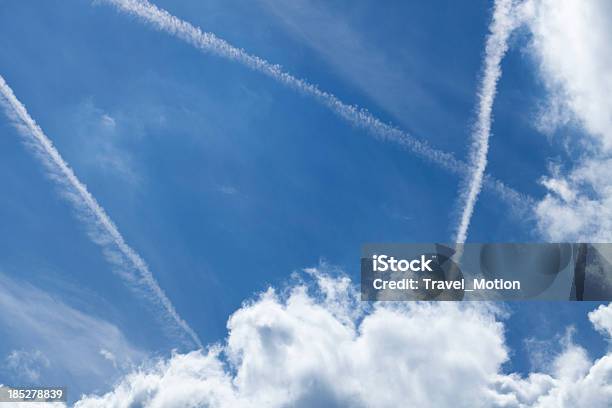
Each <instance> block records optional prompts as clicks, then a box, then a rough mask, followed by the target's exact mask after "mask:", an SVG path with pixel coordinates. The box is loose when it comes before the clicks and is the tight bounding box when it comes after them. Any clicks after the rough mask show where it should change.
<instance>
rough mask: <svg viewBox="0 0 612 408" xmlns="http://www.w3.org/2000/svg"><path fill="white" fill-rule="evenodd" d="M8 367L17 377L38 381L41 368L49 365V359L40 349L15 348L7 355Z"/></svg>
mask: <svg viewBox="0 0 612 408" xmlns="http://www.w3.org/2000/svg"><path fill="white" fill-rule="evenodd" d="M5 363H6V368H8V369H10V370H11V371H13V373H14V375H15V376H16V377H17V378H21V379H25V380H26V381H29V382H32V381H38V379H39V378H40V369H41V368H47V367H49V365H50V363H49V359H48V358H47V357H46V356H45V355H44V354H43V353H42V352H41V351H40V350H31V351H26V350H13V351H11V352H10V353H9V354H8V356H6V361H5Z"/></svg>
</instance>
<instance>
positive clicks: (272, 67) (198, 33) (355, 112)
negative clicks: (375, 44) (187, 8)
mask: <svg viewBox="0 0 612 408" xmlns="http://www.w3.org/2000/svg"><path fill="white" fill-rule="evenodd" d="M101 1H102V2H105V3H109V4H112V5H114V6H115V7H117V9H118V10H120V11H123V12H125V13H128V14H130V15H133V16H136V17H138V18H140V19H142V20H143V21H145V22H147V23H149V24H151V25H152V26H153V27H155V28H156V29H158V30H160V31H165V32H167V33H169V34H171V35H173V36H175V37H177V38H179V39H181V40H183V41H185V42H187V43H189V44H191V45H193V46H194V47H196V48H198V49H200V50H202V51H205V52H209V53H211V54H214V55H216V56H219V57H222V58H226V59H229V60H232V61H236V62H238V63H240V64H243V65H244V66H246V67H248V68H250V69H252V70H255V71H258V72H261V73H263V74H265V75H267V76H269V77H271V78H273V79H274V80H276V81H278V82H280V83H282V84H284V85H286V86H288V87H289V88H292V89H295V90H297V91H299V92H301V93H303V94H306V95H309V96H311V97H313V98H314V99H315V100H317V101H318V102H319V103H321V104H322V105H324V106H326V107H328V108H329V109H330V110H331V111H332V112H334V113H335V114H337V115H338V116H339V117H341V118H343V119H345V120H347V121H348V122H349V123H351V124H352V125H354V126H356V127H358V128H362V129H365V130H366V131H368V132H369V133H370V134H372V135H373V136H374V137H376V138H378V139H380V140H384V141H392V142H394V143H397V144H399V145H400V146H402V147H403V148H405V149H407V150H408V151H410V152H412V153H414V154H416V155H417V156H419V157H421V158H423V159H424V160H426V161H429V162H431V163H434V164H436V165H438V166H440V167H441V168H443V169H445V170H447V171H449V172H451V173H453V174H457V175H460V176H463V175H465V174H466V173H467V172H468V166H467V165H466V164H465V163H464V162H462V161H460V160H458V159H456V158H455V156H454V155H453V154H451V153H447V152H443V151H440V150H437V149H435V148H433V147H431V146H430V145H429V144H428V143H427V142H425V141H422V140H419V139H416V138H415V137H413V136H412V135H410V134H408V133H407V132H404V131H402V130H400V129H398V128H396V127H394V126H392V125H389V124H387V123H384V122H382V121H381V120H380V119H378V118H376V117H375V116H373V115H372V114H371V113H369V112H368V111H367V110H365V109H362V108H359V107H357V106H355V105H348V104H346V103H344V102H342V101H341V100H340V99H338V97H336V96H335V95H333V94H331V93H329V92H326V91H323V90H320V89H319V88H318V87H317V86H316V85H314V84H311V83H309V82H307V81H306V80H303V79H300V78H297V77H295V76H293V75H291V74H289V73H287V72H285V71H283V69H282V67H281V66H280V65H276V64H272V63H270V62H268V61H266V60H265V59H263V58H260V57H258V56H255V55H251V54H248V53H247V52H246V51H244V50H242V49H240V48H237V47H235V46H233V45H231V44H230V43H228V42H227V41H225V40H223V39H221V38H219V37H217V36H216V35H215V34H213V33H210V32H204V31H202V30H201V29H200V28H198V27H195V26H193V25H192V24H190V23H188V22H186V21H184V20H181V19H179V18H178V17H176V16H173V15H172V14H170V13H169V12H168V11H166V10H164V9H161V8H159V7H157V6H155V5H153V4H151V3H150V2H148V1H146V0H101ZM483 180H484V185H485V186H486V187H488V188H490V189H491V190H492V191H494V192H496V193H497V194H498V195H499V196H501V197H502V199H504V200H506V201H508V202H509V203H510V204H511V205H513V206H514V207H515V208H517V209H525V208H526V207H529V205H530V203H531V202H532V200H531V198H529V197H527V196H525V195H524V194H521V193H518V192H516V191H515V190H513V189H512V188H510V187H508V186H506V185H505V184H504V183H502V182H501V181H499V180H496V179H494V178H493V177H491V176H490V175H484V176H483Z"/></svg>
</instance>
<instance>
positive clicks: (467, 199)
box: [455, 0, 515, 243]
mask: <svg viewBox="0 0 612 408" xmlns="http://www.w3.org/2000/svg"><path fill="white" fill-rule="evenodd" d="M512 8H513V7H512V0H496V1H495V6H494V9H493V17H492V20H491V25H490V26H489V35H488V37H487V42H486V45H485V57H484V67H483V74H482V80H481V83H480V88H479V90H478V96H479V99H478V119H477V122H476V125H475V128H474V131H473V133H472V144H471V148H470V153H469V162H470V163H471V164H472V167H471V168H470V170H469V171H468V176H467V179H466V181H467V183H466V186H465V189H464V190H463V192H462V193H461V196H460V197H461V198H460V199H461V201H462V202H463V203H464V205H463V212H462V214H461V218H460V219H459V225H458V227H457V231H456V238H455V242H457V243H463V242H465V240H466V239H467V232H468V228H469V226H470V220H471V218H472V214H473V213H474V205H475V204H476V200H477V199H478V194H479V193H480V190H481V189H482V184H483V178H484V174H485V168H486V167H487V153H488V151H489V137H490V135H491V114H492V110H493V101H494V100H495V93H496V88H497V82H498V81H499V78H500V77H501V61H502V59H503V57H504V54H505V53H506V51H507V50H508V37H509V36H510V33H511V32H512V30H513V29H514V27H515V20H514V19H513V17H512V15H511V13H512Z"/></svg>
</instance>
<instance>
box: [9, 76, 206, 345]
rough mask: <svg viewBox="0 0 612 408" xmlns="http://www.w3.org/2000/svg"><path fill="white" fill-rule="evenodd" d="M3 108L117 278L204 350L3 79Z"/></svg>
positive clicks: (196, 337) (138, 257) (145, 266)
mask: <svg viewBox="0 0 612 408" xmlns="http://www.w3.org/2000/svg"><path fill="white" fill-rule="evenodd" d="M0 104H1V105H2V106H3V107H4V110H5V112H6V114H7V116H8V117H9V119H11V121H12V123H13V125H14V126H15V127H16V128H17V129H18V131H19V133H20V134H21V135H22V136H23V138H24V141H25V143H26V145H27V146H28V147H29V148H30V149H31V150H32V151H33V152H34V154H35V155H36V157H37V158H38V159H39V160H40V161H41V162H42V163H43V164H44V166H45V168H46V170H47V172H48V175H49V176H50V177H51V178H52V179H53V180H54V181H55V182H56V183H57V184H58V185H59V186H60V189H61V192H62V194H63V195H64V196H65V197H66V199H67V200H68V201H69V202H70V203H71V204H72V205H73V207H74V209H75V210H76V212H77V214H78V216H79V218H81V219H82V220H83V222H84V223H85V225H86V226H87V229H88V234H89V236H90V237H91V239H92V240H93V241H94V242H95V243H96V244H98V245H99V246H100V247H101V248H102V250H103V252H104V255H105V257H106V259H107V260H108V261H109V262H111V263H112V264H113V265H114V266H115V268H116V271H117V272H118V274H119V275H120V276H121V277H122V278H124V279H125V280H126V281H127V282H128V283H129V284H130V285H132V286H133V287H134V288H137V289H138V290H139V292H143V293H145V294H146V296H147V297H148V298H149V300H151V301H152V302H153V303H154V304H155V305H156V306H158V307H159V308H160V309H161V311H162V312H163V314H162V316H163V319H164V321H165V322H166V323H168V324H170V325H171V326H172V327H173V328H174V329H175V331H176V330H178V332H177V334H181V335H186V336H187V338H188V339H189V341H190V342H192V343H194V344H195V345H196V346H198V347H201V346H202V343H201V342H200V339H199V338H198V335H197V334H196V333H195V332H194V331H193V329H192V328H191V327H190V326H189V325H188V324H187V322H185V321H184V320H183V319H182V318H181V317H180V316H179V314H178V312H177V311H176V309H175V308H174V305H173V304H172V302H171V301H170V299H169V298H168V296H166V294H165V293H164V291H163V290H162V289H161V287H160V286H159V284H158V283H157V280H156V279H155V278H154V277H153V274H152V273H151V271H150V270H149V267H148V265H147V264H146V262H145V261H144V260H143V259H142V258H141V256H140V255H139V254H138V253H136V251H134V250H133V249H132V248H131V247H130V246H129V245H128V244H127V243H126V242H125V239H124V238H123V236H122V235H121V233H120V232H119V230H118V229H117V227H116V226H115V224H114V223H113V221H112V220H111V219H110V217H109V216H108V214H107V213H106V211H105V210H104V208H102V206H100V204H98V202H97V201H96V199H95V198H94V197H93V196H92V195H91V193H90V192H89V191H88V190H87V187H86V186H85V185H84V184H83V183H82V182H81V181H80V180H79V179H78V178H77V176H76V175H75V174H74V171H73V170H72V169H71V168H70V166H69V165H68V163H66V161H65V160H64V159H63V158H62V156H61V155H60V153H59V152H58V151H57V149H56V148H55V146H54V145H53V142H52V141H51V140H50V139H49V138H48V137H47V136H46V135H45V134H44V132H43V131H42V129H41V128H40V127H39V126H38V125H37V124H36V122H35V121H34V120H33V119H32V118H31V117H30V115H29V114H28V112H27V110H26V108H25V106H24V105H23V104H22V103H21V102H20V101H19V100H18V99H17V97H16V96H15V94H14V93H13V90H12V89H11V88H10V87H9V85H8V84H7V83H6V81H5V80H4V78H3V77H2V76H0Z"/></svg>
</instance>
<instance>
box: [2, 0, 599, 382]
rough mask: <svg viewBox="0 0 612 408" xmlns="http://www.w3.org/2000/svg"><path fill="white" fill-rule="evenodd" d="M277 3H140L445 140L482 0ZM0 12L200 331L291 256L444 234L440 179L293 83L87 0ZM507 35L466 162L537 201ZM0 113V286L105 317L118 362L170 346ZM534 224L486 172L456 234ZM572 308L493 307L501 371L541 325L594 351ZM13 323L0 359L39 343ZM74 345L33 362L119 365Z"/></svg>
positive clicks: (18, 49) (529, 64)
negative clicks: (477, 157) (485, 127)
mask: <svg viewBox="0 0 612 408" xmlns="http://www.w3.org/2000/svg"><path fill="white" fill-rule="evenodd" d="M94 3H95V2H94ZM285 3H286V2H280V1H274V0H260V1H254V2H243V1H234V0H223V1H216V0H214V1H207V2H199V1H191V0H182V1H180V2H171V1H162V0H159V1H156V4H157V5H158V6H160V7H163V8H166V9H167V10H169V11H170V12H171V13H173V14H175V15H177V16H179V17H180V18H183V19H185V20H187V21H189V22H191V23H192V24H194V25H196V26H200V27H202V28H203V29H204V30H206V31H211V32H214V33H216V34H217V35H218V36H220V37H221V38H224V39H226V40H227V41H229V42H230V43H232V44H234V45H236V46H238V47H240V48H244V49H245V50H247V51H248V52H249V53H252V54H255V55H259V56H261V57H263V58H265V59H267V60H268V61H271V62H273V63H279V64H281V65H282V66H283V67H284V68H285V69H286V70H287V71H288V72H291V73H292V74H294V75H296V76H297V77H300V78H307V79H308V80H309V81H310V82H312V83H315V84H318V85H319V87H320V88H321V89H324V90H327V91H329V92H332V93H334V94H335V95H336V96H338V97H339V98H340V99H342V100H343V101H345V102H349V103H355V104H357V105H359V106H362V107H367V108H368V109H369V110H370V111H371V112H372V113H373V114H374V115H376V116H377V117H379V118H381V119H383V120H384V121H388V122H390V123H393V124H395V125H397V126H398V127H400V128H402V129H404V130H407V131H409V132H410V133H411V134H412V135H414V136H415V137H417V138H420V139H424V140H427V141H428V142H429V143H430V144H431V145H432V146H434V147H436V148H438V149H441V150H444V151H448V152H453V153H455V155H456V156H457V157H458V158H464V157H466V155H467V152H468V145H469V137H470V131H471V126H472V124H473V123H474V120H475V104H476V89H477V87H478V80H479V73H480V70H481V62H482V61H481V60H482V55H483V47H484V45H483V44H484V39H485V35H486V33H487V27H488V24H489V19H490V14H491V7H492V5H491V4H490V2H487V1H474V2H462V3H461V4H460V5H459V4H458V3H457V2H452V1H446V2H445V1H440V2H411V3H408V2H400V1H397V2H390V3H388V4H386V5H385V7H380V5H379V4H378V3H377V2H371V1H338V2H334V3H333V4H329V3H328V2H323V1H299V2H295V3H293V2H291V4H285ZM0 10H1V12H0V50H1V51H0V75H2V76H3V77H4V78H5V79H6V81H7V82H8V83H9V84H10V86H11V88H12V89H13V90H14V91H15V94H16V95H17V97H18V98H19V99H20V100H21V102H23V103H24V104H25V105H26V107H27V109H28V111H29V113H30V115H31V116H32V117H33V118H34V119H35V120H36V121H37V122H38V124H39V125H40V126H41V127H42V129H43V130H44V131H45V133H46V134H47V135H48V136H49V137H50V138H51V139H52V140H53V142H54V143H55V145H56V147H57V149H58V150H59V152H60V153H61V154H62V156H63V157H64V159H65V160H66V161H67V162H68V163H69V164H70V165H71V166H72V168H73V169H74V171H75V173H76V174H77V176H78V177H79V178H80V179H81V181H82V182H84V183H85V184H86V185H87V186H88V188H89V190H90V192H91V193H92V194H93V195H94V196H95V197H96V198H97V200H98V201H99V202H100V204H101V205H102V206H103V207H104V208H105V209H106V211H107V212H108V214H109V215H110V216H111V217H112V219H113V220H114V221H115V223H116V224H117V226H118V228H119V230H120V231H121V233H122V234H123V236H124V237H125V239H126V241H127V242H128V243H129V244H130V245H131V246H132V247H133V248H134V249H135V250H136V251H137V252H138V253H139V254H140V255H141V256H142V257H143V258H144V259H145V260H146V261H147V263H148V264H149V266H150V269H151V271H152V272H153V274H154V275H155V277H156V278H157V280H158V282H159V284H160V286H161V287H162V288H163V289H164V290H165V292H166V294H167V295H168V297H169V298H170V299H171V300H172V302H173V304H174V305H175V307H176V308H177V310H178V312H179V314H180V315H181V316H182V317H183V318H184V319H185V320H186V321H187V322H189V324H190V326H191V327H192V328H193V329H194V330H195V331H196V332H197V333H198V335H199V336H200V337H201V339H202V340H203V342H204V343H206V344H208V343H211V342H216V341H221V340H222V339H223V338H224V337H225V336H226V322H227V318H228V316H229V315H230V314H231V313H232V312H233V311H235V310H236V309H238V308H240V306H241V304H242V302H243V301H244V300H245V299H249V298H250V297H251V296H252V295H253V294H254V293H257V292H260V291H262V290H265V289H266V288H267V286H268V285H273V286H277V287H278V286H282V285H283V284H285V283H286V282H287V281H288V279H289V276H290V274H291V273H292V272H294V271H298V270H301V269H302V268H304V267H310V266H316V265H318V264H319V263H320V262H321V261H324V262H326V263H329V264H331V265H336V266H338V267H339V268H341V269H342V270H343V271H344V272H345V273H346V274H348V275H349V276H350V277H352V278H353V279H354V280H357V277H358V265H359V253H360V246H361V245H362V244H363V243H366V242H440V241H442V242H448V241H449V240H450V239H451V235H452V232H453V229H454V228H455V223H456V219H457V216H458V210H459V209H458V208H457V201H456V197H457V193H458V191H459V182H460V180H459V179H458V177H457V176H455V175H452V174H449V173H447V172H445V171H444V170H442V169H440V168H439V167H437V166H436V165H434V164H432V163H429V162H426V161H423V160H422V159H420V158H418V157H416V156H414V155H412V154H411V153H409V152H407V151H405V150H402V149H400V148H399V147H398V146H397V145H394V144H393V143H385V142H381V141H378V140H375V139H373V138H372V137H370V136H369V135H368V134H366V132H364V131H363V130H360V129H356V128H354V127H352V126H350V125H348V124H347V123H346V122H344V121H342V120H341V119H339V118H338V117H336V116H335V115H334V114H333V113H331V112H330V111H329V110H327V109H326V108H324V107H323V106H321V105H319V104H317V103H316V102H315V101H313V100H312V99H311V98H309V97H307V96H304V95H300V94H299V93H296V92H295V91H293V90H291V89H288V88H285V87H283V86H282V85H280V84H278V83H277V82H275V81H274V80H272V79H270V78H267V77H265V76H263V75H261V74H260V73H257V72H253V71H250V70H248V69H246V68H245V67H244V66H242V65H240V64H236V63H233V62H230V61H227V60H224V59H221V58H218V57H215V56H210V55H206V54H202V53H201V52H199V51H198V50H196V49H194V48H193V47H191V46H190V45H188V44H185V43H183V42H181V41H180V40H178V39H176V38H173V37H172V36H169V35H167V34H166V33H162V32H158V31H155V30H153V29H151V28H150V27H148V26H147V25H146V24H142V23H141V22H139V21H137V20H136V19H135V18H133V17H130V16H126V15H123V14H120V13H118V12H117V11H116V10H114V9H113V8H112V7H109V6H106V5H102V4H93V3H92V2H89V1H73V0H66V1H47V2H32V1H5V2H3V3H2V5H1V6H0ZM526 44H527V40H526V39H525V36H524V35H521V33H520V32H519V33H517V34H515V35H514V36H513V37H512V38H511V48H510V51H509V52H508V55H507V56H506V58H505V59H504V61H503V76H502V79H501V81H500V83H499V86H498V95H497V98H496V100H495V107H494V122H493V128H492V133H493V136H492V140H491V148H490V152H489V165H488V172H490V173H491V174H493V175H494V176H495V177H497V178H498V179H500V180H502V181H504V182H505V183H506V184H508V185H509V186H512V187H513V188H515V189H516V190H518V191H520V192H523V193H526V194H529V195H531V196H533V197H536V198H537V199H540V198H542V197H543V196H544V194H545V189H544V187H542V185H541V184H539V183H538V180H539V179H540V177H541V176H542V175H544V174H546V173H547V166H548V164H549V162H550V161H551V160H552V161H564V162H567V163H571V162H572V158H571V157H569V156H568V154H567V149H566V148H565V147H564V146H562V145H561V144H560V143H557V142H556V141H555V140H554V139H552V138H551V136H550V135H544V134H542V132H541V131H539V130H538V129H537V127H536V126H535V125H534V122H535V118H536V116H537V112H538V110H539V109H540V108H541V105H542V104H543V103H544V101H545V99H546V95H547V91H546V87H545V85H544V84H543V81H542V79H541V78H540V77H539V76H538V73H537V70H536V62H535V61H534V60H533V58H532V57H531V56H530V55H529V54H528V53H527V52H526V51H525V47H526ZM0 132H1V133H2V136H3V137H1V138H0V185H1V186H2V194H0V228H1V230H0V231H1V232H2V233H1V234H0V276H1V277H2V278H0V280H6V281H5V287H6V288H13V289H18V290H19V288H20V287H23V288H25V289H24V294H27V293H31V294H32V296H33V298H36V294H37V293H39V291H42V292H44V293H46V294H47V295H48V296H50V297H51V298H52V299H55V301H54V302H59V303H62V304H64V305H67V307H70V308H72V309H74V310H78V311H80V312H82V313H84V314H87V315H89V316H92V319H96V321H104V322H108V323H109V324H111V325H113V326H116V328H117V329H118V330H119V331H120V332H121V333H122V335H121V336H119V337H120V338H118V339H117V343H113V344H114V345H115V346H117V344H119V343H121V344H122V345H123V346H121V347H119V346H117V347H119V348H121V349H123V350H126V351H125V354H126V355H129V356H131V357H132V358H134V360H138V359H139V358H144V357H143V356H145V355H147V356H156V355H157V356H167V355H168V353H169V352H170V351H171V350H172V349H174V348H178V350H180V351H186V350H187V349H188V347H186V346H185V345H184V344H183V343H181V342H180V341H178V342H177V338H176V336H174V335H173V334H172V333H168V331H167V330H165V329H164V328H163V324H161V322H160V318H159V317H157V316H156V313H155V311H154V310H153V309H152V308H151V307H150V306H149V305H148V304H147V302H146V301H143V300H142V297H140V296H138V295H137V294H135V293H134V291H132V290H130V289H129V288H127V287H126V286H125V285H124V284H123V282H122V280H121V279H119V277H118V276H117V275H116V274H114V273H113V272H112V268H111V267H110V266H109V264H108V262H107V261H106V259H105V257H104V255H103V254H102V252H101V251H100V249H99V247H98V246H97V245H95V244H94V243H92V242H91V240H90V239H88V237H87V234H86V231H85V228H84V227H83V226H82V224H81V223H80V222H79V219H78V217H75V214H74V212H73V211H72V209H71V207H70V205H69V204H68V203H67V202H66V201H65V200H64V199H62V197H61V194H59V193H58V188H57V187H56V186H55V185H54V183H53V182H52V181H51V180H49V178H48V177H46V176H45V171H44V169H43V167H42V166H41V165H40V163H39V161H38V160H37V159H36V158H35V157H34V156H33V155H32V154H31V153H30V152H29V151H28V149H27V148H25V147H24V145H23V143H22V141H21V138H20V137H19V135H18V132H17V131H16V130H15V129H14V128H13V127H12V126H11V124H10V122H9V121H8V120H7V119H6V117H4V116H3V117H2V118H1V119H0ZM564 132H565V133H572V132H579V130H576V129H572V128H568V129H565V130H564ZM542 239H544V238H543V237H542V236H541V235H539V234H538V232H537V231H536V226H535V221H534V220H533V219H530V218H529V217H517V216H516V215H515V214H513V213H512V211H511V209H510V207H509V206H508V204H507V203H504V202H502V201H501V200H500V199H499V197H498V196H496V195H494V194H492V193H490V192H488V191H484V192H483V194H482V195H481V196H480V199H479V201H478V203H477V204H476V210H475V214H474V218H473V221H472V225H471V228H470V232H469V240H470V241H472V242H484V241H486V242H509V241H539V240H542ZM13 295H15V293H13ZM18 296H20V295H18ZM41 296H42V295H41ZM45 296H46V295H45ZM45 299H47V298H45ZM47 300H48V299H47ZM54 302H52V303H54ZM594 306H595V305H593V304H567V303H522V304H510V305H507V308H508V310H509V311H510V313H511V314H510V316H509V317H508V318H506V319H505V324H506V326H505V335H506V340H507V343H508V347H510V349H511V350H512V354H511V355H512V358H511V360H510V362H509V363H507V364H508V366H507V368H508V370H511V371H518V372H520V373H526V372H528V371H529V370H531V369H532V368H533V367H532V366H531V365H530V364H531V363H530V359H529V352H528V350H527V348H526V347H525V340H526V339H529V338H535V339H538V340H547V341H548V340H550V341H554V339H555V338H556V337H555V336H559V335H562V334H563V333H564V332H565V330H566V327H567V326H570V325H573V326H575V327H576V335H575V340H576V342H577V343H579V344H581V345H583V346H584V347H585V348H586V349H587V350H588V351H589V353H590V354H592V356H593V357H596V356H599V355H601V354H602V353H603V352H604V350H605V348H606V343H605V341H604V340H603V339H602V338H601V336H600V335H598V334H597V333H596V332H595V330H594V329H593V328H592V327H591V325H590V324H589V321H588V320H587V313H588V312H589V311H590V310H592V309H593V308H594ZM13 323H14V324H16V325H17V326H18V322H13ZM47 323H49V322H47ZM41 324H42V325H45V324H46V322H41ZM49 324H51V323H49ZM92 325H93V326H95V327H97V328H98V329H99V325H96V324H94V323H92ZM24 327H25V328H16V327H13V326H12V325H8V324H7V325H6V326H3V327H2V328H1V329H0V330H1V331H2V334H1V335H0V359H4V358H5V357H4V356H9V355H10V353H11V352H12V351H14V350H24V351H32V350H43V351H44V350H46V349H45V348H46V347H51V348H50V350H55V348H54V347H55V346H53V347H52V346H49V345H48V342H49V339H48V338H46V339H44V338H41V336H43V337H44V335H43V334H41V333H40V332H36V331H33V332H28V329H27V327H28V326H27V325H24ZM104 327H106V326H104ZM75 330H76V329H75ZM91 330H97V329H94V328H92V329H91ZM100 330H103V329H100ZM104 330H106V329H104ZM109 330H110V329H109ZM111 331H112V330H111ZM49 333H51V332H49ZM100 333H105V332H104V331H101V332H100ZM53 335H56V336H58V337H57V338H56V339H55V341H59V342H61V341H62V337H61V336H62V335H61V333H55V334H53ZM66 335H73V334H68V333H67V334H66ZM49 336H51V334H49ZM128 344H129V346H126V345H128ZM122 347H124V348H122ZM83 353H84V354H83V356H84V357H83V358H91V359H92V364H94V365H96V366H97V368H96V369H95V370H93V369H92V370H90V371H88V372H87V373H85V374H84V375H81V374H79V373H78V372H75V370H74V367H72V368H71V367H63V366H62V361H63V360H65V359H70V358H71V357H70V356H69V355H54V356H48V357H47V358H48V359H49V361H50V362H49V364H47V365H45V364H44V363H43V364H42V365H43V368H42V369H41V376H40V377H39V378H38V379H37V381H40V382H42V383H48V382H52V383H53V382H55V383H67V384H68V385H69V387H73V389H76V390H78V392H79V393H80V392H94V391H96V392H104V391H106V390H107V389H108V387H110V385H112V382H113V381H114V380H115V379H116V378H117V377H118V376H119V375H120V374H121V373H122V369H121V367H120V368H117V367H115V366H113V364H111V362H110V361H107V360H105V359H104V358H101V357H100V355H99V353H97V351H96V350H93V351H91V350H90V351H87V352H85V351H84V352H83ZM39 363H40V362H39ZM17 371H19V370H17ZM23 381H26V382H27V381H28V379H27V378H22V377H20V373H19V372H16V370H11V369H9V368H8V365H7V368H5V369H4V370H1V369H0V383H19V382H23Z"/></svg>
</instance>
